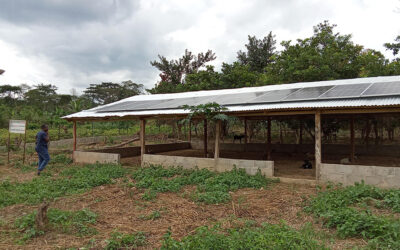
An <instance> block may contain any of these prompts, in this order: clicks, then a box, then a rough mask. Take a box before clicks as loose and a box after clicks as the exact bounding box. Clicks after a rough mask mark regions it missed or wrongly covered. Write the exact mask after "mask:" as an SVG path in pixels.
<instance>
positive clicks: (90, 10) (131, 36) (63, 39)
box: [0, 0, 400, 93]
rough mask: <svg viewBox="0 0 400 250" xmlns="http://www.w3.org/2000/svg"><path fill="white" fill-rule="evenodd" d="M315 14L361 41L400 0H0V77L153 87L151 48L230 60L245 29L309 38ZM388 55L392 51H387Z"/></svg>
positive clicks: (397, 23) (392, 14) (383, 33)
mask: <svg viewBox="0 0 400 250" xmlns="http://www.w3.org/2000/svg"><path fill="white" fill-rule="evenodd" d="M323 20H329V21H330V22H331V23H335V24H337V25H338V29H337V31H339V32H341V33H344V34H349V33H351V34H353V40H354V41H355V42H356V43H359V44H362V45H364V46H365V47H367V48H373V49H377V50H381V51H384V48H383V46H382V44H383V43H384V42H391V41H393V39H394V38H395V37H396V36H397V35H399V34H400V1H399V0H226V1H225V0H214V1H211V0H197V1H196V0H193V1H192V0H131V1H128V0H86V1H83V0H0V69H1V68H2V69H5V70H6V72H5V73H4V74H3V75H2V76H0V84H14V85H16V84H20V83H27V84H30V85H33V84H37V83H46V84H48V83H51V84H55V85H56V86H57V87H58V88H59V90H60V92H62V93H71V90H72V89H76V90H77V91H78V92H80V91H82V90H83V89H85V88H86V87H87V86H89V84H91V83H100V82H102V81H113V82H121V81H124V80H128V79H131V80H133V81H135V82H137V83H142V84H144V85H145V87H147V88H151V87H152V86H153V85H154V84H155V82H156V81H157V80H158V72H157V70H156V69H155V68H153V67H152V66H151V65H150V63H149V62H150V61H151V60H154V59H156V58H157V55H158V54H161V55H165V56H167V57H168V58H176V57H179V56H180V55H182V54H183V52H184V50H185V48H188V49H189V50H192V51H194V52H202V51H206V50H207V49H212V50H213V51H215V52H216V54H217V60H216V61H215V62H214V63H213V64H214V65H216V66H217V68H218V66H219V65H220V64H221V62H232V61H233V60H235V56H236V52H237V51H238V50H240V49H243V47H244V44H245V43H246V41H247V35H249V34H250V35H256V36H258V37H260V38H261V37H262V36H264V35H266V34H267V33H268V32H269V31H272V32H273V33H274V34H276V38H277V40H278V42H280V41H282V40H295V39H296V38H302V37H306V36H310V35H311V34H312V27H313V26H314V25H316V24H318V23H319V22H322V21H323ZM385 54H386V55H387V56H390V53H388V52H386V53H385Z"/></svg>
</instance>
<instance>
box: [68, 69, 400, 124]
mask: <svg viewBox="0 0 400 250" xmlns="http://www.w3.org/2000/svg"><path fill="white" fill-rule="evenodd" d="M389 82H391V83H392V84H393V83H395V84H396V85H397V84H399V86H400V76H389V77H370V78H356V79H348V80H334V81H321V82H306V83H305V82H303V83H293V84H281V85H268V86H262V87H248V88H239V89H224V90H209V91H196V92H185V93H175V94H157V95H138V96H133V97H129V98H126V99H123V100H120V101H118V102H114V103H110V104H107V105H103V106H99V107H96V108H93V109H89V110H84V111H81V112H78V113H75V114H71V115H67V116H65V117H63V118H64V119H84V118H88V119H90V118H102V117H104V118H105V117H124V116H151V115H178V114H187V113H189V112H188V110H183V109H179V108H173V109H168V108H164V109H161V107H162V103H166V102H168V101H169V100H175V101H177V102H178V103H179V99H182V100H187V99H189V100H190V99H191V98H193V99H196V100H198V99H203V98H204V99H209V97H210V96H220V95H229V94H232V95H233V96H235V95H237V94H243V93H259V92H260V91H274V90H285V89H301V88H310V87H323V89H331V88H328V86H333V85H355V84H360V87H361V86H362V85H366V84H373V83H389ZM139 101H140V102H143V103H151V102H147V101H160V103H161V104H160V105H154V107H156V108H155V109H153V110H131V111H117V112H107V108H109V107H112V106H113V105H123V106H126V105H127V104H129V103H137V102H139ZM398 105H400V94H397V93H394V94H393V95H392V96H375V97H368V98H366V97H364V98H361V97H351V98H348V97H346V98H342V99H340V98H339V99H326V100H318V99H315V100H302V101H301V100H294V101H285V100H282V101H278V102H274V103H261V104H251V103H246V102H245V101H243V104H240V103H239V104H236V105H229V104H228V105H227V106H226V107H227V109H228V112H242V111H257V110H271V111H275V110H296V109H299V110H300V109H318V108H357V107H358V108H360V107H383V106H398ZM144 106H145V105H144ZM157 107H158V108H157ZM101 110H104V111H101Z"/></svg>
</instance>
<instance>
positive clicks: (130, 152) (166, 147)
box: [91, 142, 190, 158]
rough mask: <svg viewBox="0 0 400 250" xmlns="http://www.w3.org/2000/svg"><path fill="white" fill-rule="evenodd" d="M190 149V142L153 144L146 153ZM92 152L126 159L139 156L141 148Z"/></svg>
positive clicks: (107, 149)
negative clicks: (110, 154)
mask: <svg viewBox="0 0 400 250" xmlns="http://www.w3.org/2000/svg"><path fill="white" fill-rule="evenodd" d="M189 148H190V143H189V142H177V143H164V144H151V145H146V153H148V154H155V153H161V152H168V151H174V150H183V149H189ZM91 152H100V153H112V154H120V156H121V158H125V157H133V156H139V155H140V147H138V146H135V147H124V148H105V149H99V150H93V151H91Z"/></svg>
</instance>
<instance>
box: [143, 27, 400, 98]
mask: <svg viewBox="0 0 400 250" xmlns="http://www.w3.org/2000/svg"><path fill="white" fill-rule="evenodd" d="M335 29H336V25H332V24H330V23H329V22H328V21H325V22H323V23H320V24H318V25H317V26H315V27H314V30H313V31H314V32H313V35H312V36H311V37H307V38H304V39H297V40H296V41H295V42H293V41H282V42H281V46H282V50H281V51H278V50H277V49H276V37H275V35H273V33H272V32H269V33H268V35H267V36H266V37H264V38H262V39H258V38H257V37H255V36H249V37H248V43H247V44H246V45H245V48H246V50H245V51H239V52H237V60H236V61H235V62H233V63H223V64H222V66H221V70H220V72H218V71H216V70H215V69H214V67H213V66H210V65H206V63H207V62H210V61H212V60H214V59H215V58H216V57H215V54H214V53H213V52H212V51H208V52H207V53H206V54H202V53H200V54H198V56H197V57H196V56H193V55H192V53H190V52H189V51H187V50H186V51H185V55H184V56H183V57H182V58H179V59H178V60H170V61H168V60H167V59H166V58H165V57H163V56H159V61H154V62H151V65H153V66H154V67H156V68H157V69H159V70H160V71H161V74H160V78H161V79H160V81H159V82H158V83H157V84H156V86H155V87H154V88H152V89H150V90H148V91H149V92H150V93H174V92H185V91H196V90H204V89H225V88H240V87H250V86H263V85H268V84H282V83H292V82H307V81H323V80H334V79H348V78H357V77H372V76H387V75H400V58H395V59H393V60H389V59H387V58H385V56H384V55H383V54H382V53H381V52H380V51H376V50H372V49H368V48H365V47H364V46H362V45H359V44H355V43H354V42H353V41H352V37H351V35H350V34H345V35H343V34H340V33H339V32H336V31H335ZM384 46H385V48H386V49H387V50H391V51H392V52H393V55H394V56H397V55H398V53H399V50H400V36H398V37H397V38H396V39H395V41H394V42H393V43H385V44H384ZM206 55H207V56H206ZM192 65H196V67H192ZM176 76H179V77H176Z"/></svg>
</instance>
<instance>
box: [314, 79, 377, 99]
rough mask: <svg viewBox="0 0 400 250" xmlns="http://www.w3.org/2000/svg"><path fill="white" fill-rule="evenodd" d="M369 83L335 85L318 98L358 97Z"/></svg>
mask: <svg viewBox="0 0 400 250" xmlns="http://www.w3.org/2000/svg"><path fill="white" fill-rule="evenodd" d="M370 85H371V84H370V83H363V84H349V85H336V86H335V87H333V88H332V89H330V90H328V91H327V92H325V93H324V94H323V95H321V96H320V97H318V99H328V98H349V97H359V96H360V95H361V94H362V93H363V92H364V91H365V90H366V89H367V88H368V86H370Z"/></svg>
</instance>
